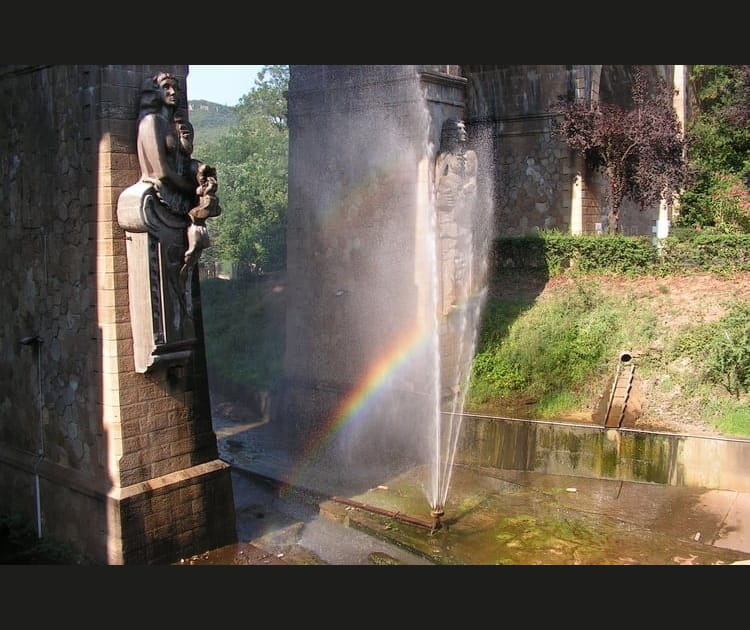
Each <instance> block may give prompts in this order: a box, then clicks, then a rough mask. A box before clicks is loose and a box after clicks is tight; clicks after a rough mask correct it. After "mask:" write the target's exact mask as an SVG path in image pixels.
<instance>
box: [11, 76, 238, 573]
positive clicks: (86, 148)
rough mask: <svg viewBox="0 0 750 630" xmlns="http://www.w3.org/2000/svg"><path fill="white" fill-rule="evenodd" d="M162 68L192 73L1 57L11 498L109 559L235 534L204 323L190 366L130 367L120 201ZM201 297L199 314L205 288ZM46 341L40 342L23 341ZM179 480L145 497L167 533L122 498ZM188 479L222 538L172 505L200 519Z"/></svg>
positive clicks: (201, 545)
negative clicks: (11, 62) (140, 111)
mask: <svg viewBox="0 0 750 630" xmlns="http://www.w3.org/2000/svg"><path fill="white" fill-rule="evenodd" d="M160 70H167V71H171V72H173V73H174V74H176V75H177V76H178V77H179V78H180V79H181V80H183V81H184V78H185V76H186V73H187V66H184V65H183V66H155V65H153V66H144V65H140V66H135V65H134V66H94V65H88V66H81V65H50V66H0V98H2V101H3V104H4V107H3V108H2V112H1V113H0V164H1V165H2V169H3V172H4V173H6V174H7V176H6V178H5V179H4V180H3V181H2V183H0V225H1V226H2V228H3V231H4V233H5V234H6V237H7V242H8V243H10V247H9V248H8V251H7V253H6V264H5V265H3V267H2V269H1V270H0V281H2V284H3V286H4V287H5V289H4V295H5V296H7V297H6V299H4V300H3V301H2V303H0V314H1V315H2V321H3V322H4V323H3V325H2V326H3V330H2V336H3V339H4V343H3V346H2V355H0V382H2V383H3V389H2V392H1V393H0V501H1V503H2V506H3V508H4V510H6V511H12V512H15V513H20V514H22V515H23V516H25V517H26V518H27V519H28V520H29V521H31V522H35V523H39V528H40V530H41V534H42V535H43V536H53V537H55V538H58V539H61V540H65V541H68V542H70V543H72V544H73V545H75V546H76V547H78V548H79V549H80V550H81V551H82V552H84V553H85V554H86V555H88V556H89V557H90V558H91V559H93V560H94V561H95V562H101V563H110V564H122V563H129V562H143V563H152V562H164V561H167V560H168V558H167V556H165V555H164V554H163V553H160V552H159V553H157V552H156V551H155V550H156V549H163V548H164V547H165V546H167V547H168V546H169V545H171V544H172V542H173V540H172V539H175V538H180V545H178V546H173V547H172V549H173V550H176V549H177V548H178V547H179V548H181V549H182V552H184V553H194V552H196V551H201V550H204V549H206V548H208V547H210V546H213V545H214V544H216V545H218V544H223V542H225V541H227V540H229V539H232V538H233V537H234V535H235V533H234V509H233V505H232V504H231V501H229V505H227V504H226V498H227V490H228V489H229V496H230V497H231V480H230V478H229V474H228V467H226V466H225V465H223V463H222V462H220V461H218V460H217V457H218V450H217V447H216V438H215V435H214V433H213V430H212V428H211V417H210V404H209V403H210V401H209V398H208V388H207V379H206V374H205V361H204V357H203V348H202V330H201V331H200V332H201V345H200V347H199V348H198V350H197V352H196V353H195V356H194V357H193V362H192V364H191V365H189V366H187V368H186V369H184V370H182V371H179V370H176V371H173V372H171V373H170V372H160V373H154V374H149V375H144V374H136V373H135V372H134V362H133V349H132V332H131V329H130V314H129V304H128V266H127V260H126V254H125V240H124V239H125V233H124V231H123V230H122V229H121V228H120V226H119V225H118V224H117V218H116V207H117V199H118V196H119V194H120V193H121V192H122V190H124V189H125V188H126V187H127V186H130V185H131V184H133V183H135V182H136V181H137V180H138V179H139V177H140V170H139V167H138V159H137V154H136V149H135V146H136V117H137V108H138V101H139V96H140V87H141V84H142V81H143V80H144V79H145V78H146V77H148V76H150V75H152V74H155V73H156V72H157V71H160ZM183 85H184V83H183ZM194 286H195V287H196V288H198V289H199V285H198V280H197V278H195V280H194ZM196 298H197V303H198V313H200V295H199V292H198V293H197V294H196ZM35 336H38V337H39V338H40V340H41V341H40V342H39V343H30V344H28V345H23V344H21V343H20V340H21V339H23V338H26V337H35ZM205 466H209V468H211V469H210V470H206V469H205ZM201 467H203V468H201ZM170 475H178V476H179V479H171V483H172V484H173V485H172V486H170V484H166V486H165V487H167V488H169V487H171V488H172V489H173V490H176V491H175V492H166V495H167V496H169V497H170V498H169V499H168V500H166V501H165V500H164V498H163V496H162V497H161V498H160V499H159V500H158V501H157V499H156V497H155V496H154V495H153V493H152V492H150V491H149V492H146V491H145V490H144V491H143V492H142V493H141V494H140V495H139V494H138V493H137V492H136V493H135V495H138V496H139V500H140V501H146V502H147V503H148V502H151V501H152V497H153V504H152V505H151V507H150V508H149V509H150V510H151V511H152V512H153V513H159V512H160V513H162V514H163V518H166V519H167V520H169V521H170V522H171V526H170V527H169V528H166V529H165V528H164V527H161V526H159V525H154V526H151V525H149V523H151V522H152V521H149V520H146V519H144V518H143V513H142V512H141V513H139V514H135V515H134V513H133V512H132V511H130V510H127V509H125V505H126V503H127V502H132V497H133V496H134V489H135V488H140V486H139V484H153V483H157V484H161V485H165V484H163V480H165V479H170ZM186 477H187V478H189V479H191V480H192V481H191V482H190V483H191V484H197V485H198V487H200V488H201V489H202V492H203V493H204V494H205V496H206V497H210V496H217V497H223V499H224V508H225V509H224V511H223V513H222V514H220V515H218V516H217V515H215V514H214V515H212V517H211V518H215V519H216V520H217V522H218V523H221V525H220V526H219V527H218V529H219V530H221V535H218V536H217V537H215V538H214V539H212V538H211V536H212V535H214V534H217V529H216V528H213V531H212V532H205V531H200V528H197V527H195V526H194V525H190V524H189V522H190V519H184V521H183V522H180V521H176V520H175V516H173V515H171V516H170V514H171V513H177V512H178V510H177V509H176V508H177V507H178V506H179V505H181V504H182V502H183V501H188V505H192V506H193V507H194V508H195V510H194V512H193V513H194V514H195V519H197V520H198V521H201V520H204V521H205V520H206V518H207V512H206V510H205V509H202V508H199V507H198V506H197V504H196V503H195V499H194V498H188V497H187V495H185V492H183V491H181V490H179V489H180V488H182V487H183V486H184V485H185V483H186V479H185V478H186ZM159 480H162V481H159ZM37 487H38V488H39V491H38V492H37V490H36V488H37ZM177 490H179V491H177ZM161 492H162V495H164V493H165V491H164V490H162V491H161ZM126 499H127V501H126ZM214 508H216V505H213V504H212V509H214ZM191 509H192V508H191ZM201 510H202V511H201ZM132 518H136V520H137V523H138V524H137V525H136V524H134V523H133V522H131V520H129V519H132ZM156 522H157V520H153V523H156ZM186 523H188V524H186ZM133 527H136V528H138V527H141V528H143V527H145V530H144V531H146V532H147V540H142V541H141V542H139V543H134V541H133V540H131V539H129V538H128V536H129V534H128V532H129V531H131V529H132V528H133ZM164 537H166V538H164ZM172 560H174V558H172Z"/></svg>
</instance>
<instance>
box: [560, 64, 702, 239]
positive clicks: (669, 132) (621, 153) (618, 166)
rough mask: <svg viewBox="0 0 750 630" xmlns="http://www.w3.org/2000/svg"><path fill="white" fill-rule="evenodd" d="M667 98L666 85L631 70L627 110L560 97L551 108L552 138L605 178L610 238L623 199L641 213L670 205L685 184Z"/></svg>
mask: <svg viewBox="0 0 750 630" xmlns="http://www.w3.org/2000/svg"><path fill="white" fill-rule="evenodd" d="M672 95H673V93H672V90H671V88H670V87H669V85H668V84H667V83H666V82H664V81H661V80H654V81H653V82H651V83H650V82H649V81H648V79H647V75H646V73H645V72H644V71H643V70H642V69H641V68H640V67H636V68H635V71H634V75H633V84H632V99H633V107H632V108H631V109H625V108H624V107H622V106H620V105H618V104H615V103H602V102H597V103H594V104H593V105H591V106H588V105H586V104H584V103H581V102H577V101H574V100H571V99H569V98H567V97H562V96H561V97H560V98H559V100H558V103H557V104H556V105H554V106H553V107H552V113H553V114H557V115H558V116H559V117H558V119H557V121H556V122H555V124H554V128H553V133H555V134H556V135H559V136H561V137H562V138H564V139H565V141H566V143H567V144H568V146H569V147H570V148H571V149H573V150H575V151H578V152H579V153H580V154H581V155H582V156H583V158H584V159H585V162H586V164H587V166H588V167H589V168H592V169H594V170H597V171H600V172H603V173H604V174H605V175H606V177H607V182H608V186H609V190H608V195H607V199H606V201H608V203H609V207H610V210H609V232H610V233H611V234H615V233H617V231H618V222H619V216H620V208H621V206H622V203H623V201H624V200H625V198H628V199H630V200H632V201H634V202H636V203H639V204H640V206H641V209H644V208H646V207H648V206H652V205H654V204H656V203H659V202H660V201H662V200H664V201H665V202H666V203H667V204H668V205H670V204H672V203H673V201H674V200H675V199H676V198H677V195H678V194H679V192H680V190H681V189H682V188H683V186H684V185H685V183H686V178H687V168H686V162H685V158H684V148H685V142H684V139H683V136H682V130H681V128H680V122H679V119H678V118H677V114H676V112H675V110H674V106H673V104H672Z"/></svg>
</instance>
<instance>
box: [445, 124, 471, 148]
mask: <svg viewBox="0 0 750 630" xmlns="http://www.w3.org/2000/svg"><path fill="white" fill-rule="evenodd" d="M466 140H467V134H466V126H465V125H464V122H463V120H458V119H457V118H448V119H446V120H445V122H444V123H443V128H442V130H441V133H440V148H441V149H442V150H443V151H450V150H451V149H455V148H457V147H459V146H460V145H462V144H464V143H465V142H466Z"/></svg>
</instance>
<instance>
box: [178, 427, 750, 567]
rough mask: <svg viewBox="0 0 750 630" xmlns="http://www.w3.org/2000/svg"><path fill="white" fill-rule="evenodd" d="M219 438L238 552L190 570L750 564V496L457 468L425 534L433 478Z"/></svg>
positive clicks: (242, 430)
mask: <svg viewBox="0 0 750 630" xmlns="http://www.w3.org/2000/svg"><path fill="white" fill-rule="evenodd" d="M214 429H215V431H216V434H217V438H218V441H219V450H220V456H221V457H222V459H224V460H225V461H227V462H229V463H230V464H231V465H232V466H233V470H232V482H233V488H234V494H235V509H236V512H237V533H238V541H239V542H238V543H237V544H236V545H229V546H227V547H224V548H221V549H216V550H210V551H207V552H205V553H204V554H201V555H199V556H194V557H192V558H185V559H183V561H182V563H183V564H210V565H223V564H230V565H301V564H304V565H311V564H334V565H378V564H381V565H382V564H392V565H417V564H421V565H425V564H427V565H726V564H750V494H747V493H740V492H735V491H729V490H706V489H696V488H680V487H674V486H665V485H661V484H651V483H640V482H623V481H618V480H610V479H593V478H586V477H573V476H561V475H546V474H541V473H531V472H523V471H509V470H497V469H468V468H464V467H459V466H456V467H454V469H453V476H452V479H451V485H450V491H449V494H448V500H447V502H446V506H445V514H444V516H443V517H442V519H441V520H440V522H439V526H438V527H432V526H431V527H426V526H423V525H419V524H414V522H413V521H416V522H418V523H428V524H433V523H434V521H433V518H432V515H431V514H430V508H429V505H428V503H427V500H426V498H425V496H424V493H423V490H422V484H423V479H424V475H425V471H424V470H420V469H419V468H413V469H409V470H406V471H403V472H401V473H399V474H397V475H395V476H393V477H389V478H387V479H378V480H376V481H373V480H372V479H370V480H367V479H356V478H354V476H353V475H349V476H347V475H346V474H344V475H342V474H341V473H342V471H340V470H338V471H335V474H334V473H333V472H332V471H326V470H325V466H320V465H318V466H309V467H307V469H305V470H303V469H301V468H300V466H299V465H298V463H296V462H294V461H293V460H292V459H290V456H289V455H288V454H287V453H285V452H284V451H283V449H279V448H277V447H276V446H275V445H274V443H273V440H272V438H270V435H269V432H268V430H267V427H265V426H263V425H261V424H257V423H256V424H254V423H237V422H233V421H231V420H226V419H222V418H215V419H214ZM343 472H344V473H346V471H343ZM347 481H348V482H349V483H347ZM368 481H369V484H368ZM402 517H406V518H402Z"/></svg>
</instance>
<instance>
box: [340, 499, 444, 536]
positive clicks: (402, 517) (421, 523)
mask: <svg viewBox="0 0 750 630" xmlns="http://www.w3.org/2000/svg"><path fill="white" fill-rule="evenodd" d="M331 501H336V502H337V503H343V504H344V505H348V506H350V507H354V508H357V509H360V510H365V511H367V512H373V513H375V514H380V515H382V516H387V517H389V518H394V519H396V520H398V521H402V522H404V523H409V524H410V525H417V526H418V527H424V528H426V529H429V530H431V531H434V530H435V529H437V528H438V527H440V519H439V517H436V516H435V514H433V519H434V520H433V521H425V520H422V519H420V518H415V517H413V516H408V515H406V514H402V513H401V512H399V511H395V512H394V511H393V510H386V509H384V508H379V507H377V506H375V505H367V504H366V503H360V502H359V501H354V500H353V499H346V498H344V497H331ZM440 516H442V511H441V514H440Z"/></svg>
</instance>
